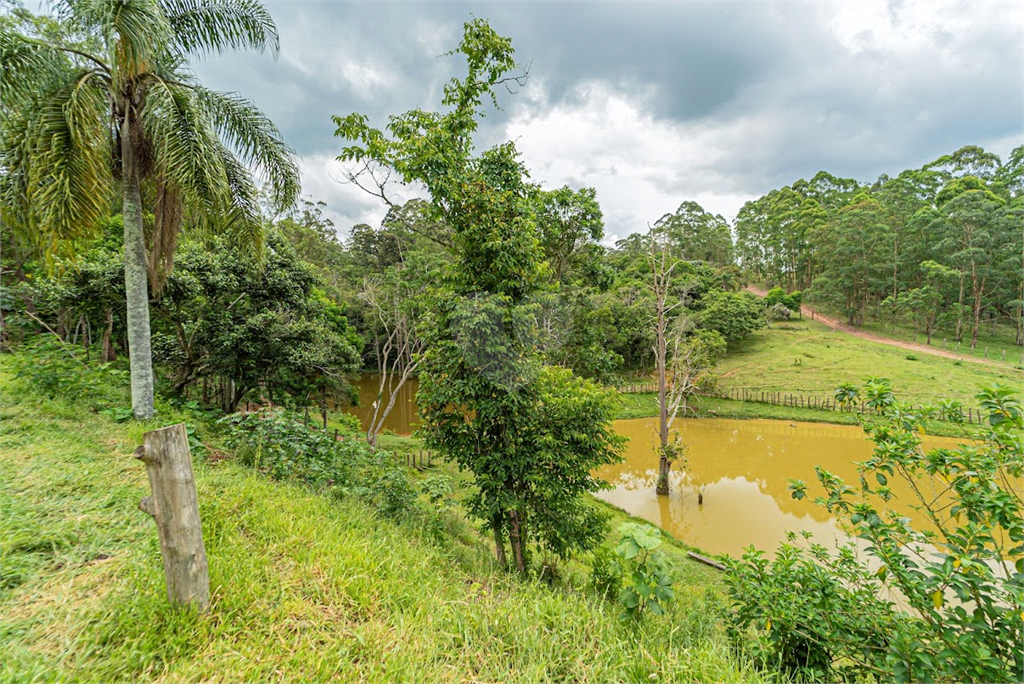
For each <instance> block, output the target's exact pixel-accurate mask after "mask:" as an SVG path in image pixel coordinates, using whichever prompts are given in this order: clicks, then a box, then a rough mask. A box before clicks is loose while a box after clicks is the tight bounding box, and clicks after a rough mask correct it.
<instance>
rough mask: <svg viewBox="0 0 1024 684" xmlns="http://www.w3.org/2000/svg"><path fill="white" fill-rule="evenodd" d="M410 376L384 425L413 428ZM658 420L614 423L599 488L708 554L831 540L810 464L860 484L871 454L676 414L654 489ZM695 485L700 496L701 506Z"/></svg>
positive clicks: (745, 423)
mask: <svg viewBox="0 0 1024 684" xmlns="http://www.w3.org/2000/svg"><path fill="white" fill-rule="evenodd" d="M358 386H359V400H360V404H361V406H359V407H352V408H349V409H346V410H347V411H349V412H351V413H353V414H355V415H357V416H359V418H360V419H362V421H363V425H364V427H365V426H366V425H367V424H368V422H369V416H370V414H371V413H372V410H373V409H372V404H373V402H374V401H375V399H376V397H377V392H378V388H379V379H378V377H377V376H372V375H365V376H363V377H362V378H361V379H360V381H359V383H358ZM416 389H417V383H416V381H415V380H412V381H410V382H408V383H406V385H405V386H404V387H403V388H402V390H401V393H400V396H399V397H398V400H397V401H396V402H395V407H394V409H393V410H392V412H391V414H390V415H389V416H388V418H387V420H386V421H385V425H384V426H385V428H386V429H388V430H391V431H392V432H394V433H396V434H400V435H403V434H409V433H410V432H411V431H412V429H413V428H414V427H415V423H414V421H415V418H416V405H415V394H416ZM656 426H657V419H655V418H638V419H634V420H618V421H615V429H616V431H617V432H618V433H619V434H621V435H623V436H625V437H628V438H629V442H628V443H627V444H626V448H625V451H624V454H623V455H624V457H625V460H624V461H623V462H622V463H620V464H618V465H614V466H605V467H603V468H601V469H600V470H598V472H597V473H596V474H597V475H598V476H600V477H601V478H603V479H605V480H607V481H608V482H609V483H611V484H612V485H613V488H612V489H609V490H606V491H602V492H599V493H598V496H599V497H600V498H602V499H604V500H605V501H608V502H609V503H612V504H614V505H616V506H618V507H619V508H622V509H623V510H625V511H628V512H629V513H631V514H633V515H636V516H638V517H641V518H645V519H646V520H649V521H650V522H652V523H654V524H655V525H658V526H659V527H661V528H663V529H665V530H667V531H668V532H670V533H671V534H672V535H673V536H674V537H676V538H677V539H679V540H680V541H683V542H685V543H687V544H691V545H693V546H696V547H698V548H700V549H702V550H704V551H706V552H708V553H711V554H729V555H733V556H736V557H738V556H740V555H742V553H743V549H744V548H745V547H747V546H749V545H751V544H753V545H754V546H755V547H757V548H759V549H762V550H764V551H768V552H771V551H774V550H775V548H776V547H778V545H779V544H780V543H781V542H783V541H785V538H786V531H787V530H792V531H799V530H807V531H809V532H811V533H812V535H813V540H814V541H816V542H818V543H821V544H824V545H825V546H827V547H832V546H833V545H834V544H835V542H836V541H845V540H846V538H847V537H846V535H845V534H844V533H843V531H842V529H841V528H840V527H839V525H838V524H837V523H836V521H835V520H834V519H833V518H832V517H831V516H830V515H829V514H828V512H827V511H826V510H825V509H824V508H822V507H820V506H818V505H816V504H815V503H814V502H813V499H814V497H816V496H818V495H820V494H821V493H822V490H821V488H820V486H819V485H818V484H817V478H816V477H815V475H814V466H815V465H820V466H822V467H823V468H825V469H826V470H829V471H831V472H832V473H834V474H836V475H838V476H839V477H842V478H843V479H844V480H846V481H847V482H849V483H852V484H853V483H856V481H857V474H856V465H855V463H854V462H855V461H862V460H865V459H866V458H868V457H869V456H870V455H871V448H872V444H871V442H869V441H868V440H867V438H866V436H865V435H864V432H863V431H862V430H861V429H860V428H859V427H856V426H845V425H828V424H822V423H794V422H790V421H778V420H729V419H724V418H713V419H709V418H702V419H678V420H677V421H676V422H675V425H674V428H675V430H676V431H677V432H678V433H679V435H680V437H681V438H682V441H683V443H684V444H686V447H687V448H686V454H685V457H686V463H685V464H676V465H675V466H674V467H673V470H672V473H671V476H670V485H671V489H670V493H669V495H668V496H661V497H659V496H657V495H656V494H655V493H654V484H655V480H656V478H657V472H658V457H657V455H656V453H655V449H654V447H655V444H656V442H657V433H656ZM925 444H926V446H930V447H935V446H953V445H954V444H956V441H955V440H953V439H948V438H941V437H928V438H926V441H925ZM790 479H801V480H805V481H806V482H807V483H808V485H809V486H808V496H807V498H805V499H802V500H800V501H796V500H794V499H793V498H792V497H791V496H790V493H789V489H788V481H789V480H790ZM897 479H898V478H892V480H891V481H890V485H891V486H892V488H893V492H894V494H895V495H896V496H897V497H898V498H899V499H902V500H904V501H908V500H909V498H910V492H909V491H903V490H901V489H900V486H899V485H900V483H899V482H897V481H896V480H897ZM698 493H703V496H704V503H703V504H698V502H697V499H698ZM902 512H903V513H904V514H905V515H908V516H910V517H911V519H912V520H913V521H914V523H915V526H919V525H924V524H925V521H924V520H923V519H922V518H921V517H920V516H918V515H917V514H916V513H915V512H914V511H912V510H909V509H908V510H904V511H902Z"/></svg>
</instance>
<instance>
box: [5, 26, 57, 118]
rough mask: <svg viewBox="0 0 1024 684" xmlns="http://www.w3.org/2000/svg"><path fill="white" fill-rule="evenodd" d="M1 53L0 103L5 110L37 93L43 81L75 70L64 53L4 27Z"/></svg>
mask: <svg viewBox="0 0 1024 684" xmlns="http://www.w3.org/2000/svg"><path fill="white" fill-rule="evenodd" d="M0 54H2V55H3V60H2V61H0V101H2V102H3V105H4V108H5V109H7V108H8V107H11V106H16V100H22V101H24V100H25V99H27V98H30V97H32V96H33V95H35V94H37V93H38V92H39V89H40V87H41V85H42V84H41V82H44V83H45V82H46V81H49V80H52V79H53V77H54V76H55V75H66V73H67V72H68V71H69V70H70V69H71V63H70V62H69V61H68V59H67V57H66V56H65V55H64V54H63V53H62V52H61V51H60V50H57V49H55V48H53V47H51V46H49V45H46V44H44V43H42V42H41V41H38V40H33V39H31V38H29V37H27V36H24V35H22V34H20V33H18V32H17V31H11V30H9V29H6V28H0ZM42 87H45V85H42Z"/></svg>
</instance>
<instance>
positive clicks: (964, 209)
mask: <svg viewBox="0 0 1024 684" xmlns="http://www.w3.org/2000/svg"><path fill="white" fill-rule="evenodd" d="M937 202H938V212H937V213H938V216H939V219H938V220H939V221H940V225H941V227H942V231H943V239H942V241H941V243H940V245H939V247H940V249H942V250H943V251H944V252H946V254H948V257H947V258H948V261H949V263H950V264H951V265H953V266H954V267H956V268H957V269H958V270H959V271H960V287H959V297H958V300H957V305H958V307H957V309H958V318H957V341H959V340H960V336H961V335H962V334H963V325H962V323H963V320H962V319H963V312H964V311H966V310H968V308H969V310H970V312H971V349H974V348H975V347H976V346H977V344H978V330H979V327H980V324H981V311H982V304H983V301H984V299H985V297H986V295H987V293H988V291H989V289H990V288H991V285H992V276H993V268H992V266H993V264H992V261H993V257H994V256H995V249H994V248H995V245H997V244H999V237H1000V234H1001V232H1002V228H1003V226H1002V225H1001V221H1000V219H1002V218H1003V217H1004V216H1006V214H1005V213H1004V209H1005V205H1006V202H1005V200H1003V199H1002V198H1001V197H999V196H998V195H996V194H995V193H993V192H992V191H991V190H990V189H989V188H988V187H987V184H986V183H985V182H984V181H983V180H981V179H979V178H977V177H975V176H964V177H962V178H958V179H957V180H954V181H953V182H951V183H950V184H949V185H947V186H946V187H945V188H943V189H942V191H941V192H940V193H939V195H938V198H937ZM1018 228H1019V226H1018ZM965 295H969V297H970V299H969V300H966V299H965Z"/></svg>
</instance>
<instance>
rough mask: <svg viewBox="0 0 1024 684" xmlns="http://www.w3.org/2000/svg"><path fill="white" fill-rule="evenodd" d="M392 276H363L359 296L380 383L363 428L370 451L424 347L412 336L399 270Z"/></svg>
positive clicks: (412, 321) (411, 315) (413, 330)
mask: <svg viewBox="0 0 1024 684" xmlns="http://www.w3.org/2000/svg"><path fill="white" fill-rule="evenodd" d="M395 275H396V276H397V277H395V278H393V279H391V282H388V281H386V280H385V279H384V278H383V277H381V276H379V275H372V276H367V277H366V278H364V279H363V289H362V291H361V292H360V293H359V297H360V299H362V300H363V301H364V302H366V304H367V305H368V306H369V307H370V308H371V309H372V310H373V311H374V313H375V316H376V325H375V326H374V337H375V339H374V347H375V352H376V356H377V372H378V373H379V374H380V383H379V385H378V388H377V397H376V399H375V400H374V402H373V412H372V413H371V414H370V423H369V425H368V426H367V428H366V441H367V442H368V443H369V444H370V446H372V447H374V448H376V446H377V435H379V434H380V431H381V430H382V429H383V428H384V421H385V420H386V419H387V417H388V415H389V414H390V413H391V410H392V409H393V408H394V407H395V402H396V401H397V399H398V396H399V393H400V392H401V390H402V387H404V386H405V383H406V381H407V380H408V379H409V378H410V377H411V376H412V375H413V373H414V372H415V371H416V367H417V366H419V363H420V353H421V352H422V351H423V346H424V342H423V339H422V338H420V337H419V336H418V335H417V334H416V321H415V316H414V313H413V312H412V310H411V309H410V302H411V297H410V296H409V293H407V292H405V288H404V286H403V281H402V277H401V276H402V274H401V269H399V270H398V271H397V272H396V274H395ZM385 397H386V401H385Z"/></svg>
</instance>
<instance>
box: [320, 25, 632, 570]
mask: <svg viewBox="0 0 1024 684" xmlns="http://www.w3.org/2000/svg"><path fill="white" fill-rule="evenodd" d="M454 53H455V54H459V55H462V56H463V57H465V59H466V63H467V74H466V76H465V77H464V78H462V79H458V78H455V79H452V80H451V81H450V82H449V83H448V85H447V86H445V89H444V96H443V98H442V106H443V107H445V108H446V111H443V112H425V111H422V110H419V109H417V110H413V111H410V112H406V113H405V114H402V115H398V116H392V117H391V119H390V121H389V123H388V126H387V132H385V131H381V130H378V129H374V128H371V127H370V126H369V125H368V124H367V120H366V117H364V116H363V115H361V114H351V115H349V116H347V117H344V118H341V117H336V118H335V122H336V123H337V125H338V129H337V133H336V134H337V135H338V136H339V137H341V138H344V139H347V140H350V141H354V144H351V145H349V146H348V147H346V148H345V149H344V150H343V152H342V154H341V157H340V159H342V160H343V161H347V162H355V163H357V164H361V165H362V167H361V169H362V171H365V173H367V174H371V175H372V174H375V173H376V172H377V171H383V172H385V173H387V172H390V173H393V174H396V176H397V177H398V178H399V179H400V180H401V181H402V182H406V183H409V182H416V183H421V184H422V185H423V186H425V188H426V190H427V192H428V193H429V194H430V198H431V213H432V216H433V218H435V219H436V220H439V221H441V222H443V224H444V225H445V226H447V227H448V228H449V229H450V230H451V246H452V252H453V254H454V263H453V264H452V265H451V266H450V267H449V268H448V269H447V272H446V277H445V279H444V284H443V285H444V286H443V287H441V288H438V289H437V290H436V291H435V292H433V293H432V295H431V296H432V299H431V302H430V305H429V306H428V307H426V315H425V317H424V319H425V320H424V322H423V326H422V330H423V334H424V337H425V338H426V340H427V343H426V344H427V346H426V351H425V352H424V354H423V357H422V361H421V367H420V375H419V378H420V390H419V393H418V395H417V402H418V404H419V405H420V407H421V409H420V410H421V415H422V417H423V427H422V428H421V430H422V434H423V436H424V438H425V442H426V444H427V446H428V447H429V448H432V449H435V450H437V451H440V452H442V453H444V454H447V455H448V456H449V457H450V458H452V459H453V460H454V461H455V462H456V463H458V464H459V466H460V468H464V469H468V470H470V471H471V472H472V473H473V475H474V480H475V484H476V487H477V489H476V493H475V495H474V496H473V497H472V498H471V499H470V501H469V505H470V510H471V511H472V512H473V514H475V515H476V516H477V517H478V518H480V519H481V520H484V521H486V522H487V524H488V526H489V527H490V528H491V531H492V532H493V534H494V539H495V552H496V555H497V556H498V558H499V560H501V561H502V562H504V560H505V539H506V537H507V538H508V540H509V543H510V547H511V550H512V554H513V558H514V561H515V564H516V567H517V568H519V569H520V570H524V569H525V568H526V566H527V547H528V543H529V542H530V541H531V540H532V541H536V542H538V543H541V544H543V545H544V546H545V547H546V548H548V549H550V550H551V551H553V552H554V553H556V554H559V555H564V554H567V553H569V552H571V551H572V550H573V549H575V548H587V547H589V546H591V545H593V544H594V543H595V542H596V540H597V539H598V538H599V536H600V534H601V529H602V526H601V524H600V520H599V516H597V514H596V512H595V511H593V510H592V509H591V508H589V507H587V506H585V505H584V504H583V502H582V500H581V495H582V494H583V493H584V492H587V491H594V490H596V489H598V488H599V487H600V486H601V483H600V482H599V481H597V480H595V479H594V478H593V477H592V476H591V475H590V473H591V472H592V470H593V469H594V468H596V467H597V466H599V465H601V464H603V463H610V462H614V461H615V460H617V458H618V457H617V451H618V449H619V446H620V443H621V442H620V440H619V438H618V437H616V435H615V434H614V432H613V431H612V429H611V419H612V417H613V416H614V411H615V399H614V395H613V393H611V392H609V391H606V390H604V389H602V388H600V387H599V386H597V385H595V384H593V383H591V382H589V381H586V380H583V379H580V378H576V377H574V376H573V375H572V373H571V372H570V371H568V370H566V369H558V368H554V367H551V366H545V365H544V364H543V363H542V358H541V354H540V351H539V349H538V348H537V345H536V341H535V340H536V330H535V328H536V325H535V322H536V313H537V308H538V307H537V306H536V305H535V304H532V303H531V302H530V300H529V298H530V297H531V295H532V294H533V293H534V292H535V291H537V289H538V288H539V286H540V284H541V279H542V277H543V270H542V268H541V265H542V260H541V259H542V256H541V248H540V240H539V236H538V231H537V226H536V221H537V218H536V211H537V204H536V202H535V201H534V189H533V188H532V187H531V186H529V185H528V184H527V183H526V182H525V180H524V177H525V175H526V173H525V169H524V168H523V166H522V164H521V162H520V161H519V159H518V155H517V152H516V150H515V146H514V145H513V144H512V143H505V144H502V145H499V146H497V147H494V148H491V149H489V150H486V151H484V152H483V153H481V154H475V153H474V149H473V134H474V132H475V131H476V128H477V120H478V118H479V116H480V115H481V109H482V106H483V100H484V98H489V99H491V100H492V101H493V102H494V103H495V104H497V102H496V99H497V96H496V93H495V88H496V87H497V86H499V85H501V84H509V83H512V82H515V81H517V80H518V81H519V82H522V77H518V78H517V76H516V75H515V73H516V64H515V60H514V56H513V50H512V44H511V42H510V41H509V39H507V38H505V37H502V36H499V35H498V34H497V33H495V32H494V30H493V29H491V27H490V26H489V25H488V24H487V22H485V21H482V20H473V21H470V22H468V23H466V25H465V33H464V35H463V39H462V42H461V43H460V44H459V47H458V48H457V49H456V50H455V51H454ZM375 177H378V178H379V177H381V176H380V175H379V174H378V175H376V176H375ZM380 194H384V190H383V189H381V193H380Z"/></svg>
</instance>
